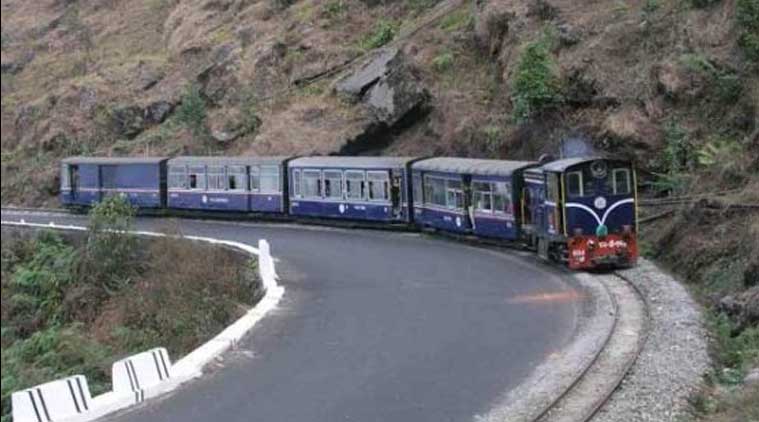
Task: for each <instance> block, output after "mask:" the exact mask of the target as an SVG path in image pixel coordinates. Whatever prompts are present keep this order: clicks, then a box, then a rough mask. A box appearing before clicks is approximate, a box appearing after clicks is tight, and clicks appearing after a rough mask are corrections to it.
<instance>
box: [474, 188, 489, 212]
mask: <svg viewBox="0 0 759 422" xmlns="http://www.w3.org/2000/svg"><path fill="white" fill-rule="evenodd" d="M472 190H473V191H474V206H475V209H477V211H484V212H488V213H491V212H493V193H492V186H491V184H490V183H487V182H473V183H472Z"/></svg>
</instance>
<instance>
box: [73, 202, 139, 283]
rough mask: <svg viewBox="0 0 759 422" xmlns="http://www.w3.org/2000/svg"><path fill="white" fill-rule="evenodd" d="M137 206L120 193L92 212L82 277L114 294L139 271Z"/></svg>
mask: <svg viewBox="0 0 759 422" xmlns="http://www.w3.org/2000/svg"><path fill="white" fill-rule="evenodd" d="M134 213H135V209H134V208H133V207H132V206H131V205H130V204H129V202H128V201H127V200H126V199H125V198H123V197H121V196H111V197H108V198H105V199H104V200H103V201H101V202H100V203H98V204H97V205H95V206H94V207H93V208H92V210H91V211H90V216H89V217H90V223H89V232H88V235H87V245H86V248H85V256H84V261H83V263H82V264H83V266H82V269H83V274H82V276H84V277H87V278H89V279H90V280H91V281H92V282H93V284H95V285H99V286H100V287H102V288H104V289H105V290H106V292H107V293H108V294H109V295H113V294H115V293H116V292H117V291H119V290H121V289H122V288H123V287H124V286H125V285H126V284H128V283H129V282H130V279H131V277H132V276H133V275H134V274H135V272H136V271H138V265H137V264H138V262H139V260H138V259H135V258H136V256H135V254H136V249H137V248H136V238H135V237H134V235H132V234H130V233H128V232H129V231H130V230H131V229H132V220H133V218H134Z"/></svg>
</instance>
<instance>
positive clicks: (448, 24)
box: [440, 8, 474, 32]
mask: <svg viewBox="0 0 759 422" xmlns="http://www.w3.org/2000/svg"><path fill="white" fill-rule="evenodd" d="M473 27H474V16H472V12H471V11H470V10H469V8H465V9H462V10H458V11H455V12H453V13H449V14H448V15H446V16H445V17H444V18H443V19H442V20H441V21H440V29H442V30H443V31H445V32H458V31H463V30H470V29H472V28H473Z"/></svg>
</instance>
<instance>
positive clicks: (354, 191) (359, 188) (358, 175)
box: [345, 170, 366, 200]
mask: <svg viewBox="0 0 759 422" xmlns="http://www.w3.org/2000/svg"><path fill="white" fill-rule="evenodd" d="M365 189H366V181H365V180H364V172H363V171H356V170H348V171H346V172H345V198H346V199H358V200H362V199H364V196H365V193H364V190H365Z"/></svg>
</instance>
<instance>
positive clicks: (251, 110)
mask: <svg viewBox="0 0 759 422" xmlns="http://www.w3.org/2000/svg"><path fill="white" fill-rule="evenodd" d="M240 112H241V114H242V124H243V130H244V132H245V133H255V132H256V131H257V130H258V128H259V127H260V126H261V119H260V118H259V117H258V101H257V100H256V96H255V95H254V94H253V93H249V94H248V95H246V97H245V99H244V100H243V102H242V105H241V108H240Z"/></svg>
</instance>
